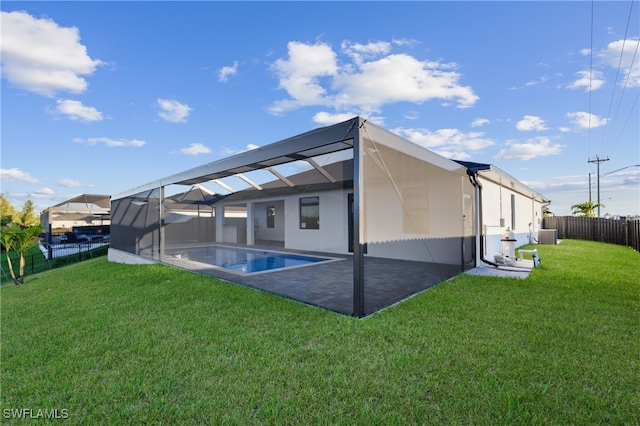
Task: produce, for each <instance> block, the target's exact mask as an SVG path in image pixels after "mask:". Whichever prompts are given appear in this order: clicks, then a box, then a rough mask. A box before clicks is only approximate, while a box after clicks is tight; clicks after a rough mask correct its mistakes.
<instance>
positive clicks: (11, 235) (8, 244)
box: [0, 226, 20, 285]
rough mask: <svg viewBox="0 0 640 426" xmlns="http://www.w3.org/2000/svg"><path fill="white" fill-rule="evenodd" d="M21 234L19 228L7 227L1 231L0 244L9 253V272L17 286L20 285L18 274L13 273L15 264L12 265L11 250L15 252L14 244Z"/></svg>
mask: <svg viewBox="0 0 640 426" xmlns="http://www.w3.org/2000/svg"><path fill="white" fill-rule="evenodd" d="M18 232H20V228H18V227H17V226H5V227H3V228H2V229H0V243H1V244H2V246H3V247H4V250H5V252H6V253H7V264H8V265H9V272H10V273H11V279H13V282H14V283H15V285H18V284H20V283H19V282H18V280H17V279H16V274H15V272H13V264H12V263H11V256H10V254H11V250H13V242H14V240H15V234H16V233H18Z"/></svg>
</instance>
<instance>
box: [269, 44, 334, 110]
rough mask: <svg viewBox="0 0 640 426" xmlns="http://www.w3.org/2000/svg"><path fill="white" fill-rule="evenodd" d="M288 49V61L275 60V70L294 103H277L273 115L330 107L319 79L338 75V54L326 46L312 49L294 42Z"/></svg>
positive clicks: (283, 101)
mask: <svg viewBox="0 0 640 426" xmlns="http://www.w3.org/2000/svg"><path fill="white" fill-rule="evenodd" d="M287 48H288V50H289V58H288V59H286V60H284V59H278V60H276V61H275V62H274V63H273V65H272V69H273V70H274V71H275V72H276V75H277V76H278V78H279V80H280V88H282V89H284V90H286V91H287V93H288V94H289V95H290V96H291V98H292V99H285V100H281V101H277V102H276V103H275V104H274V105H273V107H272V108H271V112H272V113H273V114H280V113H282V112H285V111H287V110H291V109H295V108H299V107H302V106H308V105H326V104H328V103H329V102H328V101H327V99H326V98H325V94H326V90H325V89H324V88H323V87H322V86H321V85H320V82H319V79H320V78H321V77H325V76H334V75H335V74H336V73H337V72H338V64H337V55H336V53H335V52H334V51H333V50H332V49H331V47H330V46H329V45H327V44H324V43H318V44H314V45H309V44H304V43H300V42H296V41H291V42H289V43H288V44H287Z"/></svg>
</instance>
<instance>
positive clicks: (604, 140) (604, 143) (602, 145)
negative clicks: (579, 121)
mask: <svg viewBox="0 0 640 426" xmlns="http://www.w3.org/2000/svg"><path fill="white" fill-rule="evenodd" d="M633 3H634V0H631V5H630V7H629V15H628V17H627V25H626V27H625V30H624V37H623V39H622V48H621V49H620V57H619V58H618V67H617V69H616V78H615V81H614V83H613V91H612V92H611V101H610V102H609V110H608V111H607V121H606V123H605V128H604V131H603V133H602V141H601V142H600V152H605V151H606V147H607V144H608V142H609V140H611V139H612V138H611V136H612V134H613V128H614V124H615V121H616V118H617V117H618V112H619V111H620V105H621V104H622V99H623V98H624V92H625V90H626V88H627V83H628V82H629V78H630V76H632V75H633V64H634V62H635V59H636V54H637V53H638V46H639V45H640V43H636V50H635V53H634V55H633V58H632V60H631V64H630V65H629V70H628V71H627V78H626V80H625V83H624V86H623V88H622V93H621V94H620V100H619V102H618V107H617V109H616V112H615V114H614V116H613V123H612V124H611V127H609V121H610V120H609V118H610V116H611V107H612V106H613V99H614V98H615V93H616V87H617V85H618V76H619V75H620V68H621V67H622V58H623V57H624V53H625V46H626V44H627V37H628V34H629V24H630V22H631V16H632V11H633ZM607 128H610V129H611V131H610V135H609V138H607V136H606V134H607Z"/></svg>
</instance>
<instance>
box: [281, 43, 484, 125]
mask: <svg viewBox="0 0 640 426" xmlns="http://www.w3.org/2000/svg"><path fill="white" fill-rule="evenodd" d="M393 45H400V44H399V43H393ZM393 45H392V43H387V42H376V43H368V44H357V43H352V42H349V41H345V42H343V43H342V54H343V56H342V57H341V58H339V57H338V53H336V52H335V51H334V50H333V49H332V48H331V46H329V45H328V44H325V43H317V44H305V43H301V42H295V41H293V42H290V43H289V44H288V58H287V59H278V60H276V61H275V62H274V63H273V65H272V69H273V70H274V71H275V74H276V76H277V77H278V79H279V81H280V88H282V89H284V90H286V91H287V93H288V95H289V98H287V99H282V100H279V101H276V102H275V103H274V104H273V105H272V106H271V107H270V112H271V113H272V114H281V113H284V112H286V111H289V110H293V109H296V108H301V107H305V106H328V107H333V108H335V109H336V110H337V111H344V110H359V111H360V112H359V115H363V116H368V115H370V114H373V113H376V112H379V110H380V108H381V107H382V106H384V105H385V104H389V103H396V102H413V103H417V104H420V103H422V102H425V101H429V100H433V99H440V100H443V101H444V102H445V103H456V104H457V106H458V107H459V108H466V107H470V106H472V105H473V104H475V103H476V102H477V100H478V99H479V98H478V96H477V95H476V94H475V93H474V92H473V90H472V89H471V88H470V87H469V86H463V85H460V84H459V80H460V78H461V75H460V74H459V73H457V72H456V71H455V69H456V68H457V64H455V63H443V62H440V61H428V60H425V61H421V60H418V59H417V58H415V57H413V56H410V55H408V54H404V53H398V54H393V53H390V52H391V49H392V47H393ZM339 59H341V60H339Z"/></svg>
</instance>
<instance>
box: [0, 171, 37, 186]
mask: <svg viewBox="0 0 640 426" xmlns="http://www.w3.org/2000/svg"><path fill="white" fill-rule="evenodd" d="M0 181H2V182H8V181H18V182H25V183H38V179H36V178H33V177H31V175H30V174H29V173H27V172H23V171H22V170H20V169H17V168H12V169H0Z"/></svg>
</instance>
